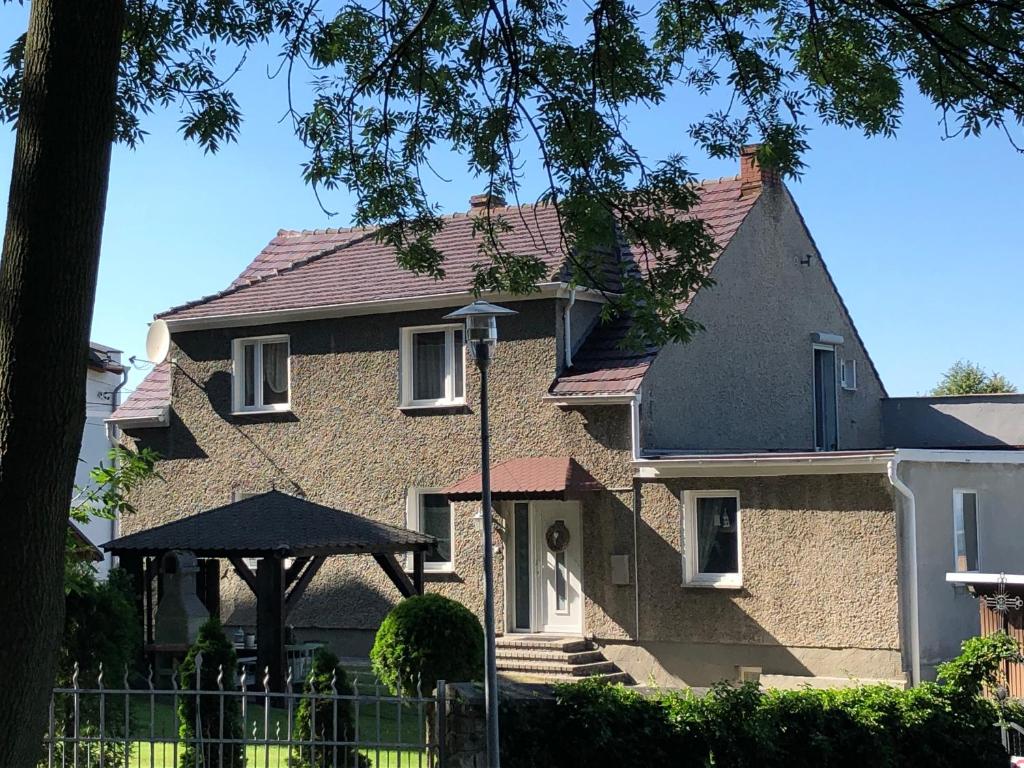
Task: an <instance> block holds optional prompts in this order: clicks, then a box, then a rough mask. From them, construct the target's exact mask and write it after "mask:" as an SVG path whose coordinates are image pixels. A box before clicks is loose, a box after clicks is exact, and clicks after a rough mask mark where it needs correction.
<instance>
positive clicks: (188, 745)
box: [178, 617, 245, 768]
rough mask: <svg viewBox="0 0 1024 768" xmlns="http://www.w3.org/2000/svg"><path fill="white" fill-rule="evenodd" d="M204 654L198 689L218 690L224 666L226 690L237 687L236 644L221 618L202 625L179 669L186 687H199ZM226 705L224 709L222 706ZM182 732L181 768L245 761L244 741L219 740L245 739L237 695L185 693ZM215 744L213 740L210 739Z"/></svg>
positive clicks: (180, 719)
mask: <svg viewBox="0 0 1024 768" xmlns="http://www.w3.org/2000/svg"><path fill="white" fill-rule="evenodd" d="M200 653H202V654H203V658H202V664H201V668H200V673H199V685H198V689H199V690H201V691H217V690H218V686H217V678H218V676H219V675H220V671H221V669H223V670H224V675H223V678H222V681H221V684H222V685H223V688H224V690H225V691H233V690H235V678H236V676H237V675H236V674H235V669H236V668H237V666H238V658H237V656H236V655H235V647H234V646H233V645H232V644H231V642H230V641H229V640H228V638H227V635H225V634H224V628H223V627H222V626H221V623H220V619H218V618H216V617H213V618H210V619H208V620H207V621H206V623H204V624H203V626H202V627H200V628H199V637H198V638H196V642H195V644H194V645H193V646H192V647H191V648H190V649H189V652H188V655H187V656H186V657H185V661H184V662H182V664H181V667H179V669H178V671H179V673H180V674H181V687H182V689H183V690H186V691H187V690H192V691H194V690H196V689H197V686H196V657H197V656H198V655H199V654H200ZM197 698H198V700H199V723H200V727H201V729H202V733H201V734H196V699H197ZM222 705H223V710H222V709H221V707H222ZM222 711H223V717H224V722H223V728H224V730H223V732H222V731H221V713H222ZM178 734H179V736H180V737H181V740H182V741H183V742H184V747H183V748H182V753H181V768H192V766H195V765H202V766H205V767H209V768H212V767H215V768H222V766H224V767H226V766H238V765H244V764H245V755H244V754H243V752H242V747H241V745H240V744H223V743H222V742H221V743H218V741H219V740H220V739H224V740H227V739H241V738H242V713H241V708H240V706H239V701H238V697H237V696H217V695H216V694H215V693H212V694H200V695H199V696H198V697H197V696H196V695H195V694H192V695H188V694H185V695H183V696H182V697H181V698H180V699H179V700H178ZM200 737H201V738H202V740H203V742H204V744H203V753H202V755H198V756H197V755H196V746H195V744H194V743H192V742H194V741H195V740H196V739H197V738H200ZM211 741H212V742H213V743H210V742H211Z"/></svg>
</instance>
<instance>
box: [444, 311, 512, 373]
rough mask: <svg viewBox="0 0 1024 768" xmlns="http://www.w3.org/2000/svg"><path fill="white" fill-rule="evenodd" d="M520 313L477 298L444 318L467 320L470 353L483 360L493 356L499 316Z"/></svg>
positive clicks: (467, 343)
mask: <svg viewBox="0 0 1024 768" xmlns="http://www.w3.org/2000/svg"><path fill="white" fill-rule="evenodd" d="M518 314H519V313H518V312H516V311H515V310H514V309H508V308H507V307H499V306H498V305H497V304H491V303H489V302H486V301H483V300H477V301H474V302H473V303H472V304H469V305H467V306H465V307H463V308H462V309H457V310H455V311H454V312H449V313H448V314H447V315H445V316H444V319H445V320H464V321H465V323H466V345H467V346H468V347H469V353H470V355H471V356H472V357H473V359H475V360H481V359H489V358H490V357H492V356H493V353H492V350H493V348H494V345H495V344H497V342H498V323H497V318H499V317H508V316H510V315H518Z"/></svg>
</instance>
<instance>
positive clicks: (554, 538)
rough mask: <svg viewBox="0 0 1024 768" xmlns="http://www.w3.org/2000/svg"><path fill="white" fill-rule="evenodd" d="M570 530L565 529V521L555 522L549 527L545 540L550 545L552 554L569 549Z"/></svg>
mask: <svg viewBox="0 0 1024 768" xmlns="http://www.w3.org/2000/svg"><path fill="white" fill-rule="evenodd" d="M570 538H571V536H570V535H569V529H568V528H566V527H565V521H564V520H555V522H553V523H552V524H551V525H550V526H548V530H547V532H546V533H545V534H544V540H545V541H547V543H548V549H550V550H551V551H552V552H556V553H557V552H565V550H566V549H567V548H568V547H569V539H570Z"/></svg>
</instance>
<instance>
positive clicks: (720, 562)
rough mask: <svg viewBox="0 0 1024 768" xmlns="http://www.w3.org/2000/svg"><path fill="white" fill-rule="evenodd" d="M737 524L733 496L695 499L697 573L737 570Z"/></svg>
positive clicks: (731, 571) (734, 571) (733, 571)
mask: <svg viewBox="0 0 1024 768" xmlns="http://www.w3.org/2000/svg"><path fill="white" fill-rule="evenodd" d="M723 523H725V525H723ZM736 527H737V510H736V499H735V498H732V497H728V496H726V497H723V498H720V499H714V498H708V497H703V498H699V499H697V571H698V572H699V573H736V572H737V571H738V570H739V553H738V552H737V543H738V541H737V538H736Z"/></svg>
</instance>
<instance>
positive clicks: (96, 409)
mask: <svg viewBox="0 0 1024 768" xmlns="http://www.w3.org/2000/svg"><path fill="white" fill-rule="evenodd" d="M109 355H110V357H111V359H112V360H113V361H114V362H120V360H121V353H120V352H117V351H111V352H110V353H109ZM120 383H121V374H119V373H113V372H110V371H97V370H94V369H93V368H89V370H88V377H87V378H86V382H85V414H86V415H85V427H84V428H83V429H82V448H81V450H80V451H79V452H78V465H77V467H76V469H75V486H76V487H78V486H84V485H87V484H88V483H89V472H90V471H91V470H92V468H93V467H95V466H96V465H97V464H99V463H100V462H103V463H104V464H106V463H109V462H108V458H107V457H108V454H109V453H110V449H111V448H112V447H113V445H114V444H113V443H112V442H111V440H110V437H109V436H108V431H107V425H106V423H104V419H106V418H109V416H110V414H111V413H112V412H113V410H114V407H116V405H114V404H112V399H113V398H114V397H115V395H114V394H113V393H114V390H116V389H117V386H118V385H119V384H120ZM79 528H80V529H81V530H82V533H84V534H85V535H86V536H87V537H88V539H89V541H91V542H92V543H93V544H95V545H97V546H99V545H101V544H104V543H105V542H108V541H110V540H111V539H112V538H114V536H115V521H113V520H104V519H101V518H93V519H91V520H90V521H89V522H88V523H86V524H85V525H82V526H79ZM96 569H97V571H98V572H99V574H100V577H101V578H102V577H106V575H107V573H108V572H109V570H110V555H105V556H104V558H103V561H102V562H99V563H96Z"/></svg>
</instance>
